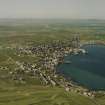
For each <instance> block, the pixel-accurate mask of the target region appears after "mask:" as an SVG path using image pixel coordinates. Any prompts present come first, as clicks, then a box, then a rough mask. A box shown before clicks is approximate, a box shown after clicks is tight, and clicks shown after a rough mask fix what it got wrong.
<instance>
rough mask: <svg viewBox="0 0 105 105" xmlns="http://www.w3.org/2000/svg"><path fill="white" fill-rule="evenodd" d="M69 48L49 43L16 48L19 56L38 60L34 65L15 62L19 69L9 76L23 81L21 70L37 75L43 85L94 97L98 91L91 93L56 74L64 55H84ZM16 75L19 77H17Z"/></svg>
mask: <svg viewBox="0 0 105 105" xmlns="http://www.w3.org/2000/svg"><path fill="white" fill-rule="evenodd" d="M69 46H70V44H68V43H66V42H64V43H62V42H59V43H51V44H48V45H47V44H41V45H38V46H30V47H29V46H28V47H26V48H23V47H22V46H21V47H19V48H17V51H18V55H19V56H23V55H24V54H26V55H31V56H38V57H39V58H40V60H39V61H38V62H36V63H35V64H30V63H25V62H18V61H16V64H17V65H18V67H19V68H18V69H17V70H16V71H14V72H12V73H10V74H11V75H12V76H13V77H15V78H13V79H17V80H19V81H23V80H24V79H23V77H21V75H20V74H21V72H20V73H19V71H18V70H19V69H21V70H22V71H23V73H24V74H29V73H30V72H32V74H33V75H34V76H36V75H37V76H38V77H39V78H40V79H41V82H42V84H43V85H51V86H60V87H63V88H64V89H65V90H66V91H68V92H69V91H74V92H76V93H79V94H82V95H85V96H88V97H95V94H96V93H98V92H100V91H93V90H92V91H91V90H90V89H88V88H86V87H83V86H81V85H79V84H77V83H75V82H74V81H72V79H71V80H70V81H68V80H67V78H65V77H64V76H62V75H61V74H57V71H56V66H57V65H58V64H59V63H63V59H64V57H65V56H66V55H68V54H78V53H84V54H85V53H86V52H84V51H85V50H84V49H81V48H80V47H79V48H72V47H69ZM14 74H15V75H14ZM17 75H19V77H17Z"/></svg>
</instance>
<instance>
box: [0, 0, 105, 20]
mask: <svg viewBox="0 0 105 105" xmlns="http://www.w3.org/2000/svg"><path fill="white" fill-rule="evenodd" d="M0 18H67V19H105V0H0Z"/></svg>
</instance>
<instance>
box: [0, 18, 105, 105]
mask: <svg viewBox="0 0 105 105" xmlns="http://www.w3.org/2000/svg"><path fill="white" fill-rule="evenodd" d="M77 34H78V35H79V36H80V39H81V41H87V40H101V41H105V21H104V20H70V21H69V20H59V21H58V20H8V19H3V20H0V67H8V68H6V69H3V68H0V105H105V96H98V97H96V98H93V99H92V98H89V97H85V96H82V95H80V94H77V93H75V92H66V91H65V90H64V89H63V88H61V87H52V86H49V85H48V86H43V85H42V84H41V82H40V80H39V78H38V77H34V78H31V76H27V75H26V76H25V79H26V82H25V83H24V82H23V83H20V82H18V81H16V80H12V79H11V76H10V75H9V73H10V72H11V71H14V69H15V68H16V66H17V65H16V64H15V62H16V61H20V62H22V61H25V62H32V63H34V62H35V61H37V59H38V58H37V57H35V56H34V57H32V56H27V55H25V56H18V55H17V54H16V50H15V49H14V48H16V47H18V46H23V47H24V46H30V45H34V44H42V43H50V42H52V41H54V40H61V41H63V40H64V41H68V40H71V38H72V37H73V36H74V35H77Z"/></svg>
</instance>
